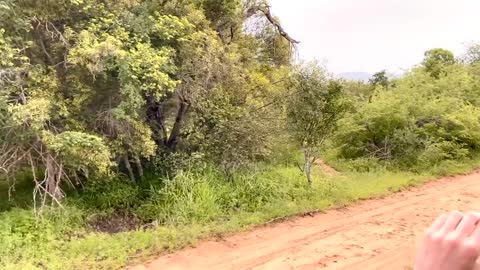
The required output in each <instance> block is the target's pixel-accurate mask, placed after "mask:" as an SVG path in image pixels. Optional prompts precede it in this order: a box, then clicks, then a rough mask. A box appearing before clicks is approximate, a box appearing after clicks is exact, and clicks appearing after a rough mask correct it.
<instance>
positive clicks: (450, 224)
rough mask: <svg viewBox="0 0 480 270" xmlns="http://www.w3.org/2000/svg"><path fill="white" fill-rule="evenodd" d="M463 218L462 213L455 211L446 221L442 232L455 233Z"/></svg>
mask: <svg viewBox="0 0 480 270" xmlns="http://www.w3.org/2000/svg"><path fill="white" fill-rule="evenodd" d="M462 218H463V214H462V213H460V212H459V211H453V212H452V213H451V214H450V215H449V216H448V218H447V220H446V221H445V224H444V225H443V226H442V231H443V232H444V233H449V232H451V231H454V230H455V229H456V228H457V226H458V224H459V223H460V221H461V220H462Z"/></svg>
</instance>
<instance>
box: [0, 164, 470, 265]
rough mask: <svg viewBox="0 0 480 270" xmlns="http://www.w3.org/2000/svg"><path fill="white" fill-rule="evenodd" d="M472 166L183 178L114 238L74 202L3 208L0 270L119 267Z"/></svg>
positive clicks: (283, 170)
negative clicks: (155, 222) (38, 215)
mask: <svg viewBox="0 0 480 270" xmlns="http://www.w3.org/2000/svg"><path fill="white" fill-rule="evenodd" d="M477 164H478V160H472V161H469V162H464V163H461V164H459V163H445V164H442V165H439V166H437V167H433V168H431V170H430V171H429V172H427V173H422V174H418V173H412V172H392V171H386V170H378V171H375V172H364V173H358V172H356V173H355V172H351V173H342V174H341V175H338V176H330V177H329V176H325V175H323V174H322V173H321V172H320V171H319V170H318V168H315V171H314V175H315V182H314V185H313V187H312V188H308V187H307V185H306V183H305V179H304V178H303V176H302V175H301V173H300V172H299V170H298V169H297V168H295V167H271V168H269V169H268V170H262V171H260V172H258V173H255V174H254V176H245V177H243V178H242V177H240V178H239V180H235V182H234V183H230V182H226V181H225V180H224V179H220V180H218V179H215V177H216V175H215V174H203V175H197V174H185V175H183V176H182V177H179V178H178V179H177V180H175V181H173V182H172V183H173V184H171V185H167V186H163V187H161V188H159V189H152V191H151V192H152V194H153V195H152V196H151V197H150V199H149V200H148V201H145V202H142V204H141V205H140V206H139V207H138V208H136V210H135V211H136V212H137V213H138V214H139V216H141V215H147V216H148V215H154V216H157V217H158V218H159V220H161V221H162V224H163V225H161V226H156V227H155V228H151V229H147V230H136V231H128V232H121V233H117V234H105V233H95V232H89V231H88V230H87V229H86V228H85V220H86V219H87V218H88V216H89V215H91V214H92V212H91V210H86V209H85V208H81V207H80V206H79V205H78V204H76V203H70V204H69V203H67V205H66V208H65V209H64V210H59V209H52V210H49V211H47V212H46V213H45V215H44V218H43V219H42V220H40V221H38V220H35V218H34V217H33V215H32V211H31V209H28V204H27V203H14V202H13V203H12V202H9V203H8V204H7V203H5V202H2V209H3V210H4V211H3V212H2V213H0V241H1V242H2V245H0V268H1V269H118V268H120V267H122V266H125V265H129V264H135V263H138V262H141V261H142V260H144V259H146V258H149V257H152V256H155V255H159V254H162V253H164V252H170V251H174V250H177V249H181V248H183V247H186V246H193V245H195V244H196V243H197V242H198V241H200V240H202V239H206V238H209V237H215V236H218V235H222V234H228V233H233V232H239V231H244V230H248V229H250V228H252V227H254V226H258V225H261V224H264V223H266V222H269V221H271V220H273V219H277V218H282V217H288V216H292V215H296V214H301V213H305V212H311V211H322V210H326V209H328V208H331V207H336V206H343V205H348V204H349V203H351V202H354V201H356V200H361V199H366V198H371V197H375V196H381V195H385V194H388V193H391V192H395V191H398V190H401V189H402V188H405V187H409V186H414V185H418V184H421V183H424V182H425V181H427V180H429V179H432V178H434V177H436V176H439V175H448V174H454V173H455V174H456V173H463V172H468V171H471V170H472V169H474V168H476V167H477ZM20 190H21V189H20ZM25 190H28V189H27V188H25ZM17 192H18V191H17ZM168 192H170V193H168ZM5 194H6V192H4V193H3V194H2V195H5ZM155 194H157V195H155ZM20 198H23V199H24V200H28V199H27V198H28V197H27V196H23V197H22V196H20ZM152 198H153V199H152ZM12 206H14V208H11V207H12ZM21 207H23V208H25V209H22V208H21ZM7 208H10V209H9V210H8V211H7V210H5V209H7ZM152 213H153V214H152Z"/></svg>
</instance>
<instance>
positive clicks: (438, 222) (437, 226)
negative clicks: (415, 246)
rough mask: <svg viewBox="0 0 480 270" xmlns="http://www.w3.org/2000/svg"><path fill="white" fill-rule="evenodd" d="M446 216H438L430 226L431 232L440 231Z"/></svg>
mask: <svg viewBox="0 0 480 270" xmlns="http://www.w3.org/2000/svg"><path fill="white" fill-rule="evenodd" d="M447 217H448V216H447V215H441V216H439V217H438V218H437V219H436V220H435V221H434V222H433V223H432V226H430V230H431V231H437V230H440V229H441V228H442V227H443V225H444V224H445V222H446V221H447Z"/></svg>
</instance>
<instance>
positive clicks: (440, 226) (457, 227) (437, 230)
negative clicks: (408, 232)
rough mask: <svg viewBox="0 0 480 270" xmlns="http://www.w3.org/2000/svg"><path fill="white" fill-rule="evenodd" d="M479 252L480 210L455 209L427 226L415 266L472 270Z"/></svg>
mask: <svg viewBox="0 0 480 270" xmlns="http://www.w3.org/2000/svg"><path fill="white" fill-rule="evenodd" d="M479 256H480V213H478V212H471V213H467V214H463V213H461V212H458V211H454V212H452V213H450V214H449V215H442V216H440V217H439V218H437V220H435V222H433V224H432V225H431V226H430V228H429V229H428V230H427V232H426V235H425V238H424V240H423V243H422V246H421V247H420V250H419V252H418V254H417V258H416V261H415V268H414V269H415V270H472V269H480V268H478V266H479V265H478V264H477V259H478V258H479Z"/></svg>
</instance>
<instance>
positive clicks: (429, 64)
mask: <svg viewBox="0 0 480 270" xmlns="http://www.w3.org/2000/svg"><path fill="white" fill-rule="evenodd" d="M424 55H425V58H424V59H423V62H422V65H423V66H424V67H425V69H426V70H427V72H429V73H430V75H431V76H432V77H434V78H438V77H439V76H440V74H441V73H442V72H443V70H444V68H445V67H447V66H450V65H453V64H455V56H454V55H453V53H452V52H451V51H449V50H445V49H441V48H437V49H431V50H428V51H426V52H425V54H424Z"/></svg>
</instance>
